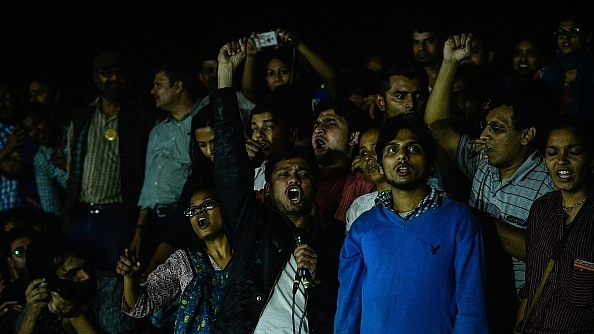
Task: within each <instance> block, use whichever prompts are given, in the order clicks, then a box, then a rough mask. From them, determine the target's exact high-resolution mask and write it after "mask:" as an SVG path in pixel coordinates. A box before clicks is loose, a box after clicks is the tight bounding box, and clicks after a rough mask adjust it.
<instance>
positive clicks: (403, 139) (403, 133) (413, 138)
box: [390, 129, 419, 144]
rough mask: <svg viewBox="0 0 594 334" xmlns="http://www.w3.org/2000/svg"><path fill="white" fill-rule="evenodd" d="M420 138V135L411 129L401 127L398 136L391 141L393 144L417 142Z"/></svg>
mask: <svg viewBox="0 0 594 334" xmlns="http://www.w3.org/2000/svg"><path fill="white" fill-rule="evenodd" d="M418 140H419V136H417V135H416V134H414V133H412V131H410V129H400V130H398V133H396V137H394V139H393V140H391V141H390V143H391V144H405V143H410V142H417V141H418Z"/></svg>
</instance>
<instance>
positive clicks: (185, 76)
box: [153, 60, 198, 98]
mask: <svg viewBox="0 0 594 334" xmlns="http://www.w3.org/2000/svg"><path fill="white" fill-rule="evenodd" d="M159 72H164V73H165V76H166V77H167V78H168V79H169V83H170V84H173V83H175V82H177V81H181V82H183V83H184V87H185V88H186V89H187V90H188V92H189V93H190V96H192V98H197V96H198V82H197V81H196V78H195V77H194V72H193V70H192V66H190V65H189V64H188V63H187V62H185V61H180V60H171V61H169V62H167V63H164V64H162V65H161V66H159V67H158V68H157V69H156V70H155V71H154V73H153V74H154V75H156V74H157V73H159Z"/></svg>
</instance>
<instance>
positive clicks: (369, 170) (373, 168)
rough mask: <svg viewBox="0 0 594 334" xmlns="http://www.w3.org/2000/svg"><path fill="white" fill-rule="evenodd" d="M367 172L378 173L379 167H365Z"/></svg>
mask: <svg viewBox="0 0 594 334" xmlns="http://www.w3.org/2000/svg"><path fill="white" fill-rule="evenodd" d="M367 171H368V172H379V166H378V165H371V166H369V167H367Z"/></svg>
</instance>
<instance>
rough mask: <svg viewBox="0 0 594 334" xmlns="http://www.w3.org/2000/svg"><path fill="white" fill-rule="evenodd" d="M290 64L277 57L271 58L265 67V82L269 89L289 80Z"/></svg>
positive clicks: (273, 88)
mask: <svg viewBox="0 0 594 334" xmlns="http://www.w3.org/2000/svg"><path fill="white" fill-rule="evenodd" d="M291 78H292V73H291V65H290V64H287V63H285V62H284V61H282V60H280V59H278V58H272V59H271V60H270V61H269V62H268V66H267V67H266V84H267V85H268V88H270V90H271V91H274V90H275V89H276V87H278V86H280V85H284V84H287V83H290V82H291Z"/></svg>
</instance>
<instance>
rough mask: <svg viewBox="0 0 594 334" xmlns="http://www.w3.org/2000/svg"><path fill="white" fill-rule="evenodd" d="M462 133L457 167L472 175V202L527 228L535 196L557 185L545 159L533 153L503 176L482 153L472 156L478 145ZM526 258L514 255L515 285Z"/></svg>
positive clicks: (521, 277) (521, 280)
mask: <svg viewBox="0 0 594 334" xmlns="http://www.w3.org/2000/svg"><path fill="white" fill-rule="evenodd" d="M470 139H471V138H470V136H468V135H463V136H462V138H461V139H460V143H459V144H458V153H457V154H458V157H457V160H458V161H457V162H458V168H460V170H461V171H462V172H463V173H464V174H465V175H466V176H468V177H469V178H471V179H472V191H471V193H470V200H469V203H468V204H469V205H470V206H471V207H473V208H476V209H478V210H481V211H483V212H486V213H488V214H489V215H491V216H492V217H494V218H497V219H499V220H500V221H503V222H506V223H508V224H510V225H513V226H515V227H519V228H522V229H525V228H526V219H527V218H528V213H529V210H530V207H531V206H532V203H533V202H534V200H536V199H537V198H539V197H540V196H542V195H544V194H546V193H548V192H551V191H552V190H554V189H556V188H555V186H554V185H553V182H552V181H551V178H550V176H549V172H548V170H547V168H546V166H545V164H544V159H543V158H542V156H541V155H540V154H539V153H538V152H534V153H532V154H531V155H530V156H529V157H528V159H526V161H524V163H523V164H522V165H521V166H520V167H519V168H518V170H517V171H516V172H515V173H514V175H512V177H510V178H508V179H504V180H502V179H501V178H500V176H499V169H498V168H496V167H493V166H491V165H489V163H488V161H487V160H486V159H483V154H477V155H476V156H475V157H474V158H470V153H471V152H472V151H473V150H474V148H475V147H476V145H473V144H470V143H469V140H470ZM524 269H525V263H524V261H521V260H518V259H515V258H514V272H515V277H516V288H517V289H520V288H521V287H522V286H523V285H524Z"/></svg>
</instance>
